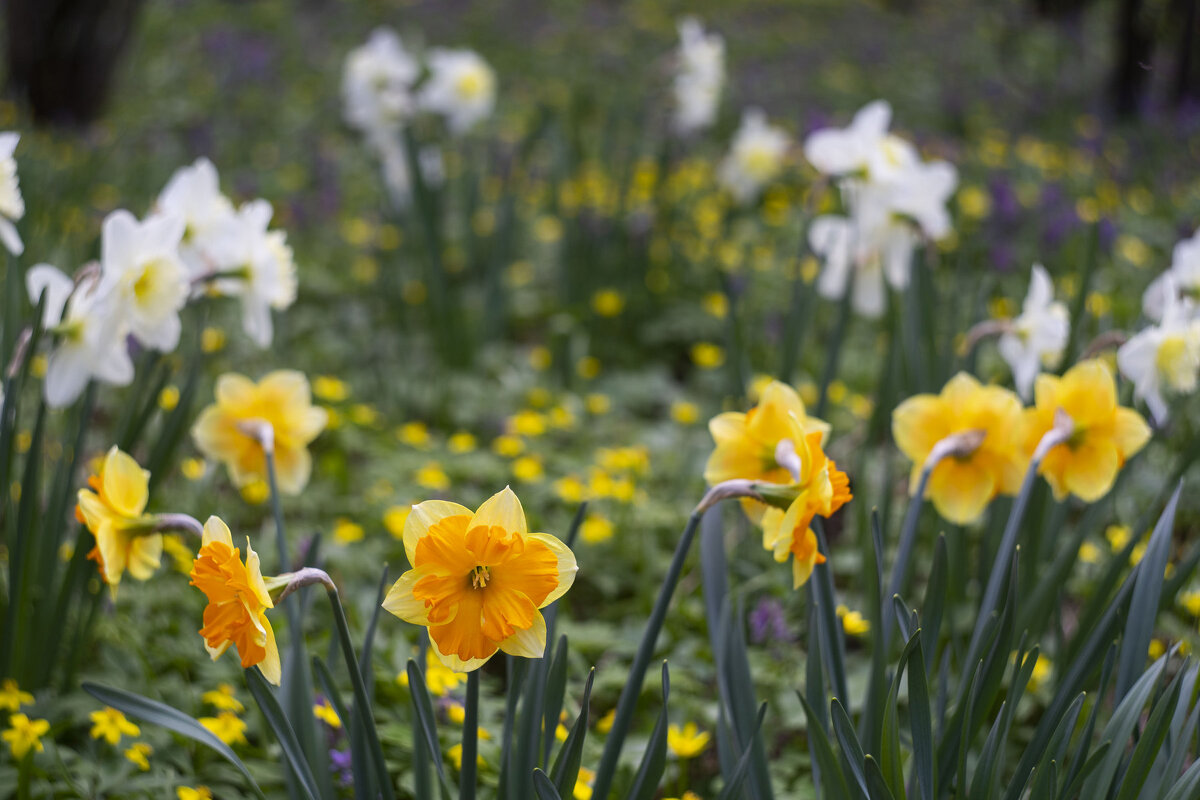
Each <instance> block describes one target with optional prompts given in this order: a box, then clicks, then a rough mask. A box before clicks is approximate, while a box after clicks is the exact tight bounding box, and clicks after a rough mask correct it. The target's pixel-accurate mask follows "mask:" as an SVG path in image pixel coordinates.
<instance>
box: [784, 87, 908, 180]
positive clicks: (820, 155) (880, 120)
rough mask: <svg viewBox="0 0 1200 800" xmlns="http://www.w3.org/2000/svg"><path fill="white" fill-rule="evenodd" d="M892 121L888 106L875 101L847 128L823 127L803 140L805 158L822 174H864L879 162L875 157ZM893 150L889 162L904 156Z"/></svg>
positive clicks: (902, 153)
mask: <svg viewBox="0 0 1200 800" xmlns="http://www.w3.org/2000/svg"><path fill="white" fill-rule="evenodd" d="M891 121H892V107H891V105H889V104H888V102H887V101H886V100H875V101H873V102H871V103H868V104H867V105H865V106H863V107H862V108H861V109H860V110H859V111H858V113H856V114H855V115H854V119H853V120H852V121H851V123H850V125H849V126H848V127H846V128H822V129H821V130H818V131H815V132H813V133H811V134H809V136H808V138H807V139H805V140H804V157H805V158H806V159H807V160H808V162H809V163H810V164H812V165H813V166H814V167H816V168H817V170H819V171H820V172H821V173H822V174H825V175H834V176H839V175H848V174H853V173H857V172H861V173H866V172H868V171H869V168H870V166H871V164H872V163H873V162H878V161H880V159H879V158H878V155H877V154H878V153H879V151H880V150H882V149H883V142H884V140H885V139H886V137H887V136H888V133H887V129H888V126H889V125H890V124H891ZM894 151H895V153H896V155H895V156H894V158H893V159H891V160H898V159H899V158H902V157H903V156H904V154H905V151H904V150H903V149H902V148H900V147H894ZM883 163H887V162H886V161H884V162H883Z"/></svg>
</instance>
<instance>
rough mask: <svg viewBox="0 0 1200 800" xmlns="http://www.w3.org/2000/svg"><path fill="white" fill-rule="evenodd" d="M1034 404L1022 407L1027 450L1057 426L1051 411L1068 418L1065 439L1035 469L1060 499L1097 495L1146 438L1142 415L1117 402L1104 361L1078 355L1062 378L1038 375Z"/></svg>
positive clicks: (1104, 491)
mask: <svg viewBox="0 0 1200 800" xmlns="http://www.w3.org/2000/svg"><path fill="white" fill-rule="evenodd" d="M1034 399H1035V402H1036V405H1035V406H1034V407H1033V408H1030V409H1027V410H1026V412H1025V446H1026V449H1027V450H1029V451H1031V452H1032V450H1033V448H1034V447H1036V445H1037V443H1038V442H1039V441H1040V440H1041V438H1042V436H1044V435H1045V434H1046V432H1047V431H1049V430H1050V429H1051V428H1053V427H1055V425H1056V420H1055V416H1056V415H1058V416H1060V418H1061V415H1064V414H1065V415H1066V417H1067V418H1069V423H1070V426H1071V432H1070V435H1069V436H1068V438H1067V440H1066V441H1065V442H1064V443H1062V444H1059V445H1057V446H1056V447H1053V448H1051V449H1050V450H1049V451H1048V452H1047V453H1046V454H1045V457H1044V458H1043V459H1042V463H1041V467H1040V468H1039V470H1038V471H1039V472H1040V473H1041V474H1042V475H1044V476H1045V478H1046V480H1047V481H1048V482H1049V483H1050V488H1051V489H1053V490H1054V496H1055V497H1056V498H1058V499H1060V500H1061V499H1062V498H1064V497H1066V496H1067V495H1068V494H1073V495H1075V496H1076V497H1078V498H1080V499H1081V500H1086V501H1088V502H1092V501H1094V500H1099V499H1100V498H1101V497H1103V496H1104V495H1105V494H1107V493H1108V490H1109V489H1111V488H1112V485H1113V481H1115V480H1116V479H1117V472H1119V471H1120V469H1121V467H1122V466H1124V464H1125V461H1126V459H1128V458H1130V457H1131V456H1132V455H1134V454H1135V453H1137V452H1138V451H1139V450H1141V449H1142V447H1144V446H1145V444H1146V442H1147V441H1148V440H1149V439H1150V427H1149V426H1148V425H1147V424H1146V420H1144V419H1143V418H1142V415H1141V414H1139V413H1137V412H1136V411H1134V410H1133V409H1130V408H1124V407H1122V406H1120V405H1118V404H1117V384H1116V380H1115V379H1114V378H1113V374H1112V372H1111V370H1110V369H1109V368H1108V365H1107V364H1105V363H1104V362H1103V361H1099V360H1096V359H1092V360H1089V361H1081V362H1079V363H1078V364H1076V365H1075V366H1073V367H1071V369H1069V370H1067V373H1066V374H1065V375H1063V376H1062V377H1061V378H1060V377H1057V376H1055V375H1039V376H1038V379H1037V383H1036V384H1035V385H1034Z"/></svg>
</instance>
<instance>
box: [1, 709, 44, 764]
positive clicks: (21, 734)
mask: <svg viewBox="0 0 1200 800" xmlns="http://www.w3.org/2000/svg"><path fill="white" fill-rule="evenodd" d="M49 730H50V723H49V721H47V720H44V719H30V718H29V717H27V716H25V715H24V714H13V715H12V716H11V717H9V718H8V730H6V731H4V733H2V734H0V737H2V738H3V739H4V741H6V742H8V749H9V750H11V751H12V754H13V759H15V760H16V761H20V760H21V759H23V758H25V754H26V753H28V752H29V751H30V750H33V751H34V752H36V753H40V752H42V750H43V749H45V748H44V747H43V746H42V737H43V736H45V735H46V733H47V732H48V731H49Z"/></svg>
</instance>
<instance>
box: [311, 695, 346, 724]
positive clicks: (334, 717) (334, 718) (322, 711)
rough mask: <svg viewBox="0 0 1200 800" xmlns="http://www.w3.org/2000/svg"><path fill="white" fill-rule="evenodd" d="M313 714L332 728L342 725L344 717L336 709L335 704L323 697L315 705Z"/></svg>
mask: <svg viewBox="0 0 1200 800" xmlns="http://www.w3.org/2000/svg"><path fill="white" fill-rule="evenodd" d="M313 716H315V717H316V718H317V719H319V720H321V721H322V722H324V723H325V724H326V725H328V726H329V727H331V728H340V727H342V719H341V717H339V716H338V714H337V712H336V711H334V709H333V704H332V703H330V702H329V700H328V699H322V700H321V702H320V703H316V704H314V705H313Z"/></svg>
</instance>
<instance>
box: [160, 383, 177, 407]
mask: <svg viewBox="0 0 1200 800" xmlns="http://www.w3.org/2000/svg"><path fill="white" fill-rule="evenodd" d="M177 405H179V387H178V386H164V387H163V390H162V391H161V392H159V393H158V407H159V408H161V409H162V410H163V411H171V410H173V409H174V408H175V406H177Z"/></svg>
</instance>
